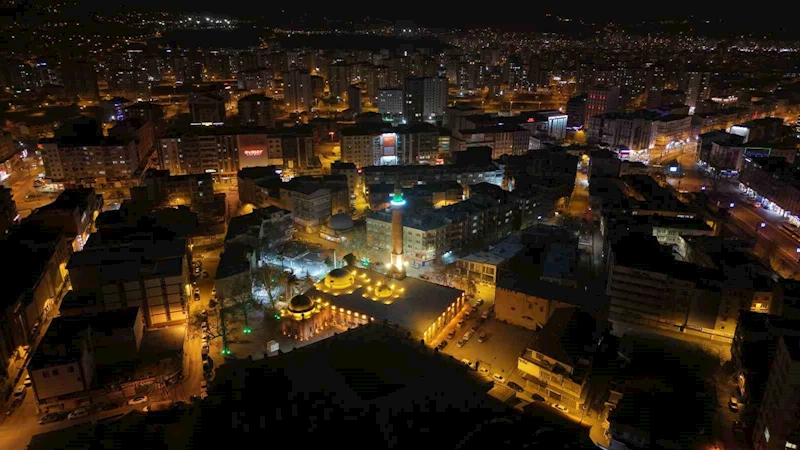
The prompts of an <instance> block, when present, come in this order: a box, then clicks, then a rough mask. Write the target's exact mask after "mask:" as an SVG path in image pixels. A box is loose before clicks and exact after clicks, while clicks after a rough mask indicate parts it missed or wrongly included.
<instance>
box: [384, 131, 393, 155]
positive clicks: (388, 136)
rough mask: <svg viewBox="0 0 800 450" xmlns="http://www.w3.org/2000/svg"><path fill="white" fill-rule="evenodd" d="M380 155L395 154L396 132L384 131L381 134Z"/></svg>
mask: <svg viewBox="0 0 800 450" xmlns="http://www.w3.org/2000/svg"><path fill="white" fill-rule="evenodd" d="M381 148H382V149H383V153H382V156H395V154H396V151H397V134H395V133H384V134H382V135H381Z"/></svg>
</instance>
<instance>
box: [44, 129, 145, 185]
mask: <svg viewBox="0 0 800 450" xmlns="http://www.w3.org/2000/svg"><path fill="white" fill-rule="evenodd" d="M41 144H42V162H43V163H44V170H45V174H46V176H47V178H49V179H50V180H53V181H56V182H62V183H81V182H88V183H89V184H93V183H95V182H103V181H102V180H115V181H129V180H130V178H131V177H132V175H133V174H134V172H135V171H136V169H137V168H138V167H139V163H140V160H139V152H138V147H137V145H136V141H135V140H133V139H130V140H129V139H125V138H122V137H118V136H107V137H106V136H103V135H102V132H101V131H100V128H99V125H98V123H97V121H95V120H94V119H89V118H86V117H82V118H80V119H77V120H75V121H72V122H70V123H67V124H66V125H64V126H63V127H62V128H60V129H59V130H56V136H55V137H54V138H50V139H44V140H42V141H41Z"/></svg>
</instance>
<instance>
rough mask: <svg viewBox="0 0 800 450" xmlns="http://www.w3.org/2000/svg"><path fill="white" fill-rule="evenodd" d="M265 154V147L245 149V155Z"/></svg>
mask: <svg viewBox="0 0 800 450" xmlns="http://www.w3.org/2000/svg"><path fill="white" fill-rule="evenodd" d="M263 154H264V149H263V148H259V149H255V150H245V151H244V156H261V155H263Z"/></svg>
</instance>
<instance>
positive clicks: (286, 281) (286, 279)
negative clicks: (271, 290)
mask: <svg viewBox="0 0 800 450" xmlns="http://www.w3.org/2000/svg"><path fill="white" fill-rule="evenodd" d="M299 281H300V280H298V279H297V275H295V274H294V272H292V271H290V270H287V271H285V272H283V285H284V288H285V290H284V292H285V294H286V301H287V302H288V301H289V300H291V299H292V297H294V288H295V287H296V286H297V283H298V282H299Z"/></svg>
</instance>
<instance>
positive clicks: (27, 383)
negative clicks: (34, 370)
mask: <svg viewBox="0 0 800 450" xmlns="http://www.w3.org/2000/svg"><path fill="white" fill-rule="evenodd" d="M22 384H23V385H25V387H29V386H30V385H31V384H32V382H31V376H30V375H25V381H23V382H22Z"/></svg>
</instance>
